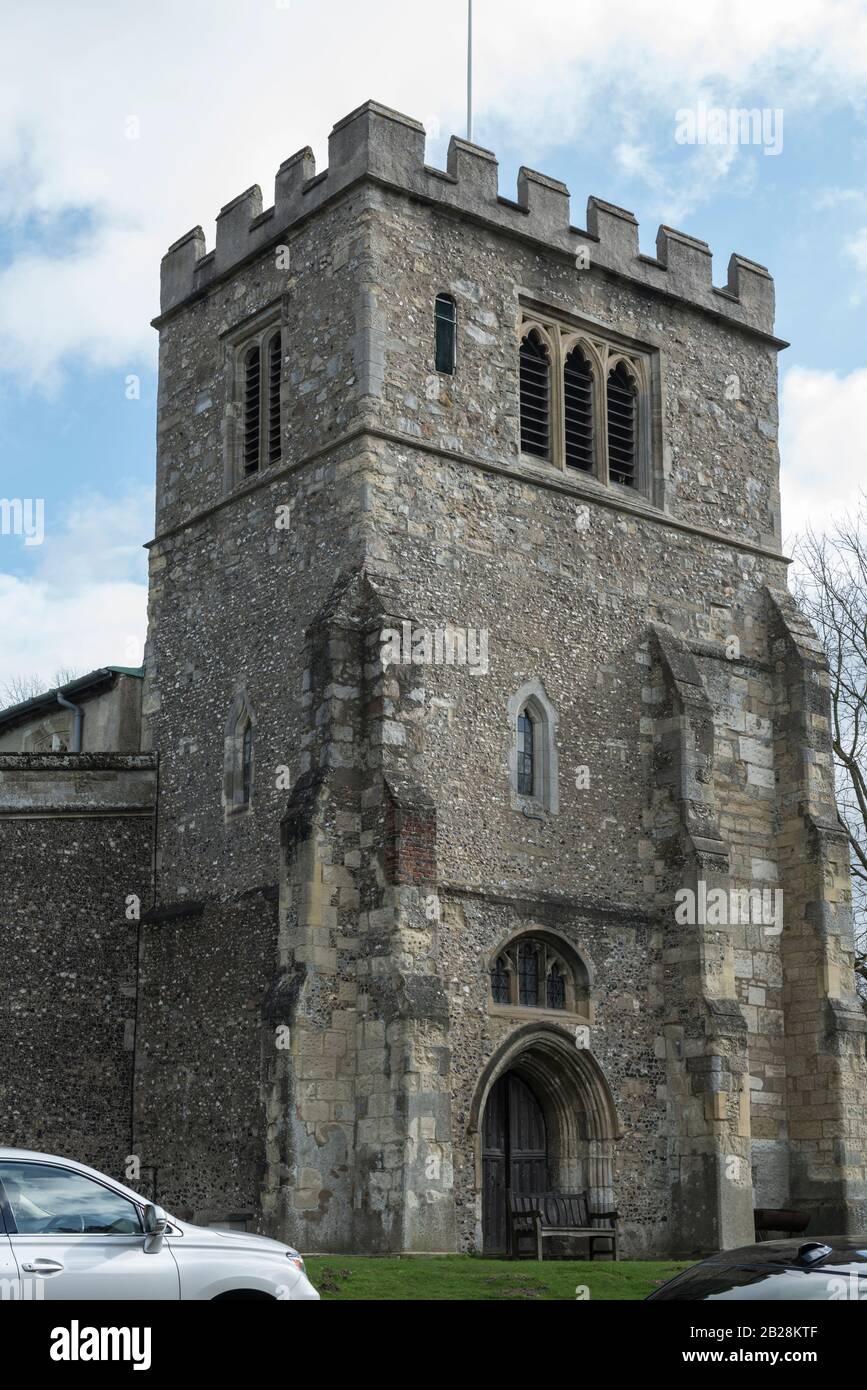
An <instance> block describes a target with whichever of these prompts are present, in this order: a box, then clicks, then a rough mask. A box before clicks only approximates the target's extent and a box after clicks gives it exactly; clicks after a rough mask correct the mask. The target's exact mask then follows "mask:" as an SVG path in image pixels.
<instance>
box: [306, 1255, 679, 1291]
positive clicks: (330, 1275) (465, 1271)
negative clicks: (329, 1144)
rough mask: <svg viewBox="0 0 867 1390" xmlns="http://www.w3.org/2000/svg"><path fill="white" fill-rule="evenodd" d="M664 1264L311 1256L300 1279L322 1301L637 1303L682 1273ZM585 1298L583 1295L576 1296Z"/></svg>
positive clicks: (671, 1264)
mask: <svg viewBox="0 0 867 1390" xmlns="http://www.w3.org/2000/svg"><path fill="white" fill-rule="evenodd" d="M685 1268H686V1265H685V1264H683V1263H682V1262H681V1263H676V1262H674V1261H671V1260H620V1261H618V1262H617V1263H616V1264H615V1263H613V1262H612V1261H610V1260H594V1261H593V1262H592V1263H590V1262H589V1261H587V1260H544V1261H543V1262H542V1263H541V1264H539V1263H538V1261H536V1260H484V1259H477V1258H476V1257H475V1256H473V1255H445V1256H442V1257H441V1258H425V1257H420V1258H418V1259H403V1260H400V1259H359V1258H358V1257H357V1256H353V1255H311V1256H310V1258H309V1259H308V1260H307V1273H308V1274H309V1276H310V1278H311V1280H312V1282H313V1284H314V1285H315V1287H316V1288H317V1289H318V1290H319V1292H320V1294H321V1295H322V1298H323V1299H376V1300H378V1299H385V1300H388V1299H391V1300H400V1299H454V1300H465V1299H473V1300H477V1299H493V1300H497V1301H501V1300H503V1299H506V1300H509V1299H517V1300H531V1301H541V1300H547V1299H569V1300H574V1299H575V1297H576V1288H577V1286H579V1285H582V1286H584V1287H586V1288H587V1289H589V1291H590V1294H589V1296H590V1299H591V1300H592V1299H600V1298H605V1299H635V1298H644V1297H645V1296H646V1295H647V1294H649V1293H650V1292H651V1291H652V1290H653V1289H655V1288H656V1287H657V1286H658V1285H659V1284H661V1283H662V1282H663V1281H664V1280H666V1279H670V1278H671V1277H672V1275H674V1274H677V1272H678V1270H681V1269H685ZM583 1296H584V1297H585V1298H586V1297H587V1295H586V1294H584V1295H583Z"/></svg>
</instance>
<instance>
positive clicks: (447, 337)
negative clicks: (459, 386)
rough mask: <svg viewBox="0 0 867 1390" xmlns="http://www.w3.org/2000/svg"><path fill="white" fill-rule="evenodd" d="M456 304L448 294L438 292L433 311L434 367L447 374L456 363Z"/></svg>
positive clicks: (449, 373) (450, 373)
mask: <svg viewBox="0 0 867 1390" xmlns="http://www.w3.org/2000/svg"><path fill="white" fill-rule="evenodd" d="M457 322H458V306H457V305H456V304H455V301H454V300H453V299H452V297H451V295H450V294H438V295H437V299H436V310H435V313H434V335H435V342H436V351H435V356H436V369H437V371H438V372H446V373H447V374H448V375H449V376H451V375H452V373H453V372H454V370H455V366H456V364H457Z"/></svg>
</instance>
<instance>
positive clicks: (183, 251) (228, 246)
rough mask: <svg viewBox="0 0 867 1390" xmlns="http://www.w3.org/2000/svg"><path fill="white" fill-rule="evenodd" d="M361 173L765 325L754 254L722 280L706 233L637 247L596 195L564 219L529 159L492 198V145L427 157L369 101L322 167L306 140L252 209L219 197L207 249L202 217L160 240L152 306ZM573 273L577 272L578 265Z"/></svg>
mask: <svg viewBox="0 0 867 1390" xmlns="http://www.w3.org/2000/svg"><path fill="white" fill-rule="evenodd" d="M364 180H369V181H372V182H375V183H378V184H380V185H383V186H386V187H388V188H392V189H394V190H397V191H399V192H404V193H407V194H411V195H412V196H413V197H416V198H421V199H424V200H425V201H426V202H429V203H431V204H435V205H436V204H439V205H442V206H444V207H450V208H454V209H455V210H456V211H459V212H460V213H461V214H462V215H463V216H469V217H473V218H476V219H478V220H480V221H482V222H485V223H487V224H488V225H492V226H495V227H499V228H501V229H502V230H503V231H504V232H506V233H511V234H513V235H517V236H520V237H521V238H522V239H529V240H531V241H533V242H537V243H539V244H540V245H544V246H546V247H548V248H549V249H550V250H551V251H552V252H554V253H558V252H559V253H562V254H566V255H568V256H571V257H575V258H576V263H579V264H581V265H582V266H583V267H587V266H589V267H590V268H591V269H592V268H593V267H599V268H600V269H602V270H605V271H608V272H610V273H612V274H615V275H621V276H625V277H627V278H628V279H630V280H633V281H636V282H638V283H640V284H643V285H645V286H647V287H648V288H649V289H651V290H654V291H658V292H661V293H664V294H667V295H673V296H675V297H676V298H678V299H681V300H684V301H686V302H688V303H691V304H695V305H696V306H698V307H701V308H703V309H705V310H709V311H711V312H713V313H715V314H719V315H722V316H724V317H725V318H727V319H730V320H732V321H733V322H735V323H739V324H742V325H744V326H745V327H748V328H751V329H754V330H756V331H759V332H763V333H772V332H773V324H774V285H773V280H772V279H771V276H770V275H769V274H768V272H767V270H766V269H765V268H764V266H761V265H757V264H756V263H755V262H754V261H750V260H746V259H745V258H744V257H743V256H738V255H733V256H732V257H731V259H730V260H729V265H728V278H727V280H726V283H725V285H723V286H715V285H714V283H713V277H712V256H711V251H710V248H709V247H708V245H707V244H706V243H705V242H703V241H698V240H697V239H696V238H694V237H691V236H687V235H686V234H685V233H683V232H678V231H675V230H674V229H673V228H671V227H660V229H659V231H658V233H657V238H656V256H655V257H653V256H645V255H642V253H641V252H640V251H639V247H638V222H637V221H636V219H635V217H634V216H633V214H632V213H631V212H626V211H625V210H624V209H623V208H618V207H615V206H614V205H613V204H612V203H606V202H603V201H602V200H600V199H598V198H590V199H588V202H587V215H586V221H587V227H586V229H581V228H579V227H574V226H573V225H572V222H571V213H570V196H569V190H568V188H567V187H566V185H565V184H563V183H561V182H559V180H557V179H553V178H549V177H548V176H546V175H545V174H540V173H537V172H536V171H535V170H533V169H526V168H522V169H521V170H520V171H519V174H518V188H517V199H516V200H514V201H513V200H512V199H509V198H503V197H501V196H500V193H499V184H498V165H497V159H496V156H495V155H493V154H492V153H491V151H490V150H486V149H482V148H481V146H479V145H473V144H470V143H469V142H468V141H466V140H461V139H458V137H457V136H452V139H451V142H450V144H449V150H448V159H447V165H446V168H445V169H433V168H431V167H430V166H429V165H427V164H425V131H424V126H423V125H422V124H421V122H419V121H416V120H413V119H411V118H410V117H408V116H403V115H401V114H400V113H399V112H397V111H392V110H390V109H389V108H388V107H385V106H380V105H379V104H378V103H377V102H374V101H368V102H365V104H364V105H363V106H360V107H359V108H358V109H357V110H356V111H353V112H351V113H350V115H348V116H345V117H344V118H343V120H342V121H338V123H337V125H335V127H334V129H333V130H332V132H331V135H330V136H329V141H328V168H327V169H325V170H323V172H322V173H321V174H317V173H316V165H315V160H314V158H313V152H312V150H311V149H310V148H309V147H307V148H305V149H303V150H300V151H299V152H298V153H297V154H294V155H292V157H291V158H290V159H287V160H285V161H284V163H283V164H281V166H280V168H279V169H278V171H277V176H276V181H275V188H274V204H273V206H272V207H270V208H268V209H266V210H264V211H263V208H262V192H261V189H259V187H258V186H253V187H252V188H248V189H247V190H246V192H244V193H241V194H240V195H239V196H238V197H237V198H235V199H233V200H232V202H230V203H227V204H226V206H225V207H224V208H223V209H222V210H221V212H220V214H219V217H218V218H217V240H216V246H215V248H214V250H213V251H210V252H206V250H205V237H204V233H203V231H202V229H201V227H195V228H193V230H192V231H190V232H187V233H186V235H185V236H183V237H181V238H180V239H179V240H178V241H176V242H175V243H174V244H173V245H172V246H170V247H169V250H168V252H167V253H166V255H165V256H164V257H163V261H162V282H161V297H160V304H161V313H163V314H165V313H167V312H169V311H170V310H172V309H174V308H176V307H177V306H178V305H179V304H181V303H183V302H184V300H186V299H187V298H189V296H191V295H194V294H197V293H199V292H201V291H203V290H206V289H207V288H208V286H209V285H211V284H213V283H214V282H216V281H218V280H219V279H220V278H221V277H222V276H223V275H225V274H226V272H227V271H229V270H231V269H232V268H233V267H235V266H238V265H240V264H241V263H243V262H244V261H246V260H247V259H248V258H250V257H255V256H256V255H259V254H262V253H263V252H264V251H266V250H267V249H268V248H269V247H271V246H273V245H275V244H277V243H279V241H280V239H281V238H282V237H283V236H284V235H286V233H288V232H291V230H292V228H293V227H294V226H295V225H296V224H299V223H301V222H302V221H303V220H305V219H307V218H309V217H310V216H311V215H312V214H313V213H315V212H316V211H317V210H318V209H319V208H321V207H323V206H324V205H325V204H326V203H328V202H329V201H330V200H331V199H332V198H334V197H335V196H336V195H338V194H340V193H342V192H345V191H346V190H347V189H349V188H351V187H352V186H354V185H355V184H357V183H359V182H361V181H364ZM577 273H582V274H584V273H586V268H583V269H581V270H580V271H579V272H577Z"/></svg>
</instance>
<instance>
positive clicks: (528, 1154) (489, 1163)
mask: <svg viewBox="0 0 867 1390" xmlns="http://www.w3.org/2000/svg"><path fill="white" fill-rule="evenodd" d="M482 1167H483V1179H482V1181H483V1192H484V1195H483V1201H482V1211H483V1221H484V1248H485V1253H486V1254H492V1255H493V1254H496V1255H504V1254H505V1253H506V1250H507V1247H508V1225H507V1220H506V1201H507V1197H506V1194H507V1192H508V1191H509V1188H511V1189H512V1191H513V1192H545V1191H546V1190H547V1188H548V1141H547V1136H546V1132H545V1116H544V1115H543V1113H542V1107H541V1106H540V1104H539V1102H538V1101H537V1099H536V1097H535V1096H534V1094H533V1092H532V1091H531V1089H530V1087H529V1086H528V1085H527V1084H526V1082H524V1081H522V1080H521V1078H520V1077H519V1076H517V1075H516V1074H515V1072H507V1073H506V1074H505V1076H501V1077H500V1079H499V1081H496V1082H495V1083H494V1085H493V1086H492V1088H491V1093H490V1095H489V1096H488V1102H487V1105H486V1106H485V1122H484V1133H483V1136H482Z"/></svg>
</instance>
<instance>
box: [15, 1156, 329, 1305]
mask: <svg viewBox="0 0 867 1390" xmlns="http://www.w3.org/2000/svg"><path fill="white" fill-rule="evenodd" d="M0 1298H10V1299H11V1298H14V1299H69V1300H72V1301H74V1300H78V1299H216V1298H219V1299H241V1298H243V1299H255V1298H258V1299H262V1298H270V1299H286V1300H296V1299H307V1300H312V1299H318V1298H319V1294H318V1293H317V1292H316V1290H315V1289H314V1287H313V1285H312V1284H311V1283H310V1281H309V1279H308V1278H307V1275H306V1273H305V1270H304V1261H303V1260H302V1258H301V1256H300V1255H299V1254H298V1251H297V1250H293V1249H292V1248H291V1247H290V1246H288V1245H281V1244H280V1242H279V1241H276V1240H268V1239H266V1238H265V1237H264V1236H254V1235H248V1234H247V1233H246V1232H244V1231H221V1230H217V1229H216V1228H214V1227H204V1226H191V1225H190V1224H189V1222H186V1221H177V1220H176V1219H175V1217H173V1216H168V1215H167V1214H166V1212H164V1211H163V1210H162V1208H161V1207H156V1206H154V1205H153V1203H152V1202H148V1201H147V1200H146V1199H145V1198H144V1197H140V1196H139V1195H138V1194H137V1193H135V1192H133V1191H131V1190H130V1188H128V1187H124V1186H123V1184H122V1183H119V1182H116V1181H115V1180H114V1178H107V1177H105V1176H104V1175H103V1174H102V1173H97V1172H95V1171H94V1169H93V1168H87V1167H86V1166H85V1165H84V1164H83V1163H75V1162H73V1160H72V1159H70V1158H54V1157H52V1156H50V1155H49V1154H38V1153H30V1152H29V1151H28V1150H27V1149H6V1148H2V1147H0Z"/></svg>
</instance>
